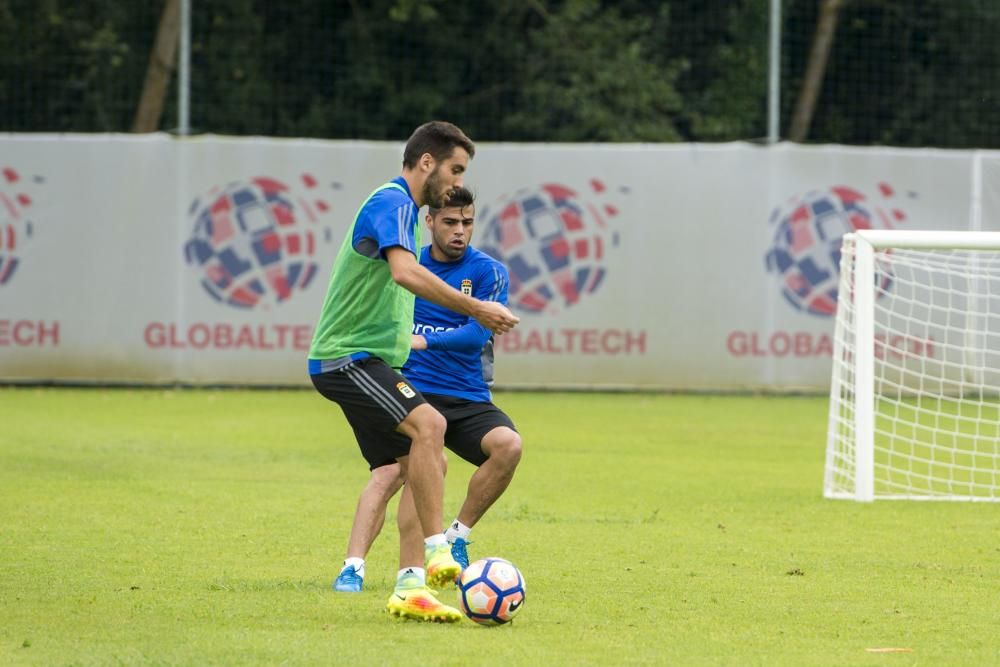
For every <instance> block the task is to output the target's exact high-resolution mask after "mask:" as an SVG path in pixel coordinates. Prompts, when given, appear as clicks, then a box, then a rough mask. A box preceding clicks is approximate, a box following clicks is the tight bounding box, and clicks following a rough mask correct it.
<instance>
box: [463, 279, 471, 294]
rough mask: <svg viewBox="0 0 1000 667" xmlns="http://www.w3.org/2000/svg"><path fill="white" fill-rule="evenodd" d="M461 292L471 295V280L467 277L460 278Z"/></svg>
mask: <svg viewBox="0 0 1000 667" xmlns="http://www.w3.org/2000/svg"><path fill="white" fill-rule="evenodd" d="M462 294H464V295H466V296H472V281H471V280H469V279H468V278H463V279H462Z"/></svg>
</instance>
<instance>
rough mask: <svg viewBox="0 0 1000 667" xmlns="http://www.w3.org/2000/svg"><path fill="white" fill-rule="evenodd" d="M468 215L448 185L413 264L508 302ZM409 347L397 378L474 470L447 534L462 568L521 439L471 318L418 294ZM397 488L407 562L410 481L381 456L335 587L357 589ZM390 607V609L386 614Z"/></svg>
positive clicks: (462, 195) (411, 531) (414, 527)
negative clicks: (432, 412)
mask: <svg viewBox="0 0 1000 667" xmlns="http://www.w3.org/2000/svg"><path fill="white" fill-rule="evenodd" d="M474 220H475V206H474V202H473V196H472V193H471V192H469V191H468V190H467V189H465V188H458V189H457V190H455V191H454V192H453V193H452V195H451V198H450V199H449V201H448V202H447V205H446V206H445V207H443V208H434V207H431V208H430V209H429V212H428V215H427V219H426V222H427V225H428V228H429V229H430V232H431V236H432V238H431V243H430V244H429V245H428V246H426V247H425V248H423V250H422V251H421V253H420V263H421V265H423V266H425V267H427V268H428V269H429V270H430V271H431V272H432V273H434V274H435V275H437V276H438V277H440V278H441V279H442V280H444V281H445V282H446V283H448V284H449V285H451V286H452V287H455V288H456V289H458V290H460V291H462V292H464V293H465V294H468V295H471V296H474V297H475V298H477V299H482V300H487V301H496V302H499V303H504V304H506V302H507V283H508V278H507V270H506V268H505V267H504V266H503V265H502V264H500V263H499V262H497V261H496V260H494V259H493V258H492V257H490V256H489V255H486V254H485V253H482V252H480V251H478V250H476V249H475V248H472V247H471V246H470V245H469V242H470V240H471V238H472V231H473V225H474ZM413 331H414V334H413V342H412V347H413V350H414V351H413V352H412V353H411V354H410V357H409V359H408V360H407V362H406V365H405V366H404V367H403V375H404V376H405V377H406V378H407V380H408V381H409V382H410V383H411V384H413V386H414V387H416V388H417V389H418V390H419V391H420V392H421V394H422V395H423V396H424V398H425V399H426V400H427V401H428V403H430V404H431V405H432V406H434V407H435V408H436V409H437V410H438V411H439V412H441V414H442V415H444V417H445V420H446V421H447V430H446V431H445V446H447V447H448V448H449V449H451V450H452V451H453V452H455V453H456V454H458V455H459V456H460V457H462V458H463V459H465V460H466V461H468V462H469V463H472V464H473V465H475V466H478V469H477V470H476V471H475V472H474V473H473V475H472V477H471V479H470V480H469V485H468V491H467V494H466V497H465V501H464V502H463V504H462V507H461V509H460V510H459V512H458V515H457V516H456V517H455V520H454V521H453V522H452V524H451V526H450V527H449V528H448V530H447V531H446V537H447V539H448V542H449V543H450V544H451V552H452V556H453V557H454V558H455V560H456V561H457V562H459V564H460V565H461V566H462V567H463V568H464V567H466V566H467V565H468V564H469V558H468V552H467V545H468V543H469V535H470V531H471V530H472V527H473V526H475V525H476V523H477V522H478V521H479V520H480V519H481V518H482V516H483V515H484V514H485V512H486V511H487V510H488V509H489V508H490V506H492V505H493V503H494V502H495V501H496V500H497V498H499V497H500V495H501V494H502V493H503V492H504V491H505V490H506V488H507V486H508V485H509V484H510V481H511V479H512V478H513V476H514V471H515V469H516V468H517V465H518V462H519V461H520V459H521V437H520V435H519V434H518V433H517V431H516V430H515V428H514V424H513V422H511V420H510V418H509V417H508V416H507V415H506V414H504V412H503V411H501V410H500V409H499V408H498V407H497V406H496V405H494V404H493V403H492V400H491V398H492V397H491V393H490V387H491V386H492V379H493V377H492V376H493V341H492V335H491V333H490V331H488V330H487V329H485V328H483V327H482V326H481V325H480V324H479V323H477V322H476V321H475V320H473V319H471V318H469V317H466V316H462V315H459V314H457V313H454V312H452V311H449V310H447V309H444V308H441V307H439V306H436V305H434V304H433V303H430V302H428V301H425V300H423V299H417V301H416V305H415V309H414V328H413ZM401 486H402V487H403V494H402V498H401V499H400V504H399V512H398V517H397V519H398V523H399V529H400V560H401V562H408V561H412V559H413V556H414V554H415V552H416V551H418V550H419V548H420V544H419V530H418V529H419V524H418V522H417V521H416V516H415V512H414V505H413V499H412V497H411V494H410V491H409V485H406V486H403V478H402V476H401V472H400V470H399V467H398V465H396V464H395V463H394V462H393V461H389V460H387V461H386V462H385V465H381V466H376V467H373V468H372V473H371V477H370V478H369V481H368V483H367V485H366V486H365V488H364V490H363V491H362V493H361V497H360V498H359V500H358V507H357V511H356V513H355V516H354V524H353V526H352V528H351V537H350V539H349V541H348V547H347V559H346V560H345V561H344V567H343V569H342V570H341V572H340V575H339V576H338V577H337V580H336V581H335V582H334V588H335V589H336V590H338V591H347V592H354V591H360V590H361V587H362V582H363V577H364V558H365V556H366V555H367V553H368V550H369V548H370V547H371V545H372V542H373V541H374V540H375V537H376V536H377V535H378V533H379V531H380V530H381V528H382V524H383V522H384V520H385V511H386V506H387V505H388V503H389V500H390V498H392V496H393V495H395V494H396V492H398V491H399V489H400V487H401ZM390 611H392V610H390Z"/></svg>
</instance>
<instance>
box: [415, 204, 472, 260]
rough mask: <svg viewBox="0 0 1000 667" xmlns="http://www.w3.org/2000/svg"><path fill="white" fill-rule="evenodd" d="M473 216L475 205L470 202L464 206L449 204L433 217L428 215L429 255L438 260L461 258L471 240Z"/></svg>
mask: <svg viewBox="0 0 1000 667" xmlns="http://www.w3.org/2000/svg"><path fill="white" fill-rule="evenodd" d="M475 217H476V207H475V206H473V205H472V204H469V205H468V206H466V207H465V208H461V207H458V206H450V207H448V208H443V209H441V210H440V211H438V213H437V215H435V216H433V217H431V216H428V217H427V220H428V225H429V226H430V229H431V236H432V239H431V257H433V258H434V259H436V260H437V261H439V262H453V261H455V260H457V259H461V258H462V255H464V254H465V251H466V249H468V247H469V243H471V242H472V227H473V225H474V224H475Z"/></svg>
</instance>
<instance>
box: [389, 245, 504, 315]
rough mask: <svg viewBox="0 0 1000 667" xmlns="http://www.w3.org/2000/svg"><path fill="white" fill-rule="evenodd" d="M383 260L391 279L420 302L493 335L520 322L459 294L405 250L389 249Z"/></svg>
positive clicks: (490, 303)
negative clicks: (464, 318)
mask: <svg viewBox="0 0 1000 667" xmlns="http://www.w3.org/2000/svg"><path fill="white" fill-rule="evenodd" d="M385 256H386V259H387V260H388V262H389V269H390V270H391V271H392V279H393V280H394V281H396V283H397V284H399V285H400V286H402V287H404V288H406V289H408V290H409V291H411V292H413V293H414V294H416V295H417V296H419V297H420V298H421V299H426V300H428V301H431V302H432V303H436V304H437V305H439V306H444V307H445V308H448V309H449V310H454V311H455V312H456V313H462V314H463V315H468V316H469V317H473V318H475V319H476V321H477V322H479V323H480V324H482V325H483V326H484V327H485V328H487V329H489V330H490V331H492V332H493V333H496V334H502V333H504V332H506V331H510V330H511V329H513V328H514V327H515V326H516V325H517V323H518V322H520V321H521V320H520V318H519V317H517V316H516V315H514V313H512V312H510V310H508V309H507V307H506V306H504V305H502V304H500V303H497V302H495V301H480V300H479V299H473V298H472V297H471V296H466V295H465V294H462V293H461V292H459V291H458V290H457V289H455V288H453V287H451V286H450V285H449V284H448V283H446V282H445V281H443V280H441V279H440V278H438V277H437V276H435V275H434V274H433V273H432V272H431V271H429V270H428V269H427V268H425V267H423V266H420V264H419V263H418V262H417V258H416V257H414V256H413V253H411V252H410V251H409V250H406V249H405V248H402V247H399V246H396V247H392V248H389V249H388V250H386V252H385Z"/></svg>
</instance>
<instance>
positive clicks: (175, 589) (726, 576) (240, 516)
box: [0, 388, 1000, 667]
mask: <svg viewBox="0 0 1000 667" xmlns="http://www.w3.org/2000/svg"><path fill="white" fill-rule="evenodd" d="M497 402H498V403H499V404H500V405H501V406H503V407H504V408H505V409H506V410H507V411H508V412H510V414H511V415H512V416H513V418H514V419H515V421H516V423H517V424H518V427H519V429H520V431H521V432H522V434H523V435H524V440H525V454H524V458H523V460H522V465H521V467H520V469H519V471H518V473H517V476H516V477H515V478H514V482H513V484H512V486H511V487H510V489H509V491H508V493H507V494H505V495H504V497H502V498H501V499H500V501H499V502H498V503H497V505H495V506H494V507H493V509H491V511H490V513H489V514H487V516H486V517H485V518H484V520H483V521H482V522H481V523H480V524H479V525H478V526H476V528H475V531H474V532H473V535H472V538H473V544H472V546H471V548H470V550H471V553H472V555H473V556H476V555H477V554H478V555H479V556H485V555H500V556H506V557H507V558H510V559H511V560H513V561H514V562H515V563H516V564H517V565H518V566H519V567H520V568H521V569H522V570H523V572H524V575H525V579H526V581H527V588H528V597H527V601H526V604H525V608H524V610H523V611H522V612H521V613H520V615H519V616H518V618H517V619H516V620H515V622H514V624H513V625H511V626H506V627H501V628H495V629H485V628H481V627H477V626H475V625H474V624H472V623H471V622H462V623H459V624H458V625H456V626H448V627H441V626H434V625H430V624H420V623H416V622H408V621H399V620H396V619H393V618H391V617H389V616H388V615H386V614H385V612H384V611H383V605H384V604H385V600H386V598H387V597H388V595H389V592H390V590H391V582H392V581H393V577H394V573H395V570H396V548H397V540H396V538H395V535H394V531H393V529H392V519H391V518H390V520H389V521H388V522H387V529H386V530H385V531H384V533H383V535H382V536H381V537H380V538H379V539H378V540H377V541H376V543H375V547H374V549H373V551H372V553H371V555H370V558H369V562H368V578H367V579H368V580H367V584H366V590H365V592H364V593H362V594H360V595H347V594H335V593H334V592H332V591H331V590H330V588H329V586H330V581H331V580H332V579H333V577H334V576H335V573H336V570H337V568H338V564H339V559H340V558H341V557H342V550H343V549H344V547H345V543H346V539H347V533H348V530H349V527H350V518H351V514H352V512H353V509H354V504H355V502H356V498H357V493H358V492H359V491H360V489H361V487H362V485H363V484H364V481H365V479H366V476H367V470H366V468H365V465H364V463H363V461H362V459H361V456H360V455H359V453H358V452H357V448H356V445H355V444H354V442H353V440H352V436H351V433H350V431H349V429H348V427H347V424H346V422H345V421H344V419H343V416H342V415H341V413H340V411H339V410H338V409H337V408H336V407H335V406H332V405H331V404H329V403H328V402H326V401H324V400H323V399H322V398H321V397H319V396H318V395H317V394H316V393H315V392H313V391H311V390H310V391H284V392H270V391H221V392H220V391H164V390H138V391H129V390H103V389H92V390H86V389H35V388H24V389H11V388H0V414H3V416H4V420H3V424H4V426H3V435H2V437H0V507H2V508H3V523H2V525H0V619H3V621H2V623H0V663H2V664H18V665H20V664H25V665H28V664H31V665H69V664H72V665H109V664H157V665H222V664H239V665H253V664H268V665H276V664H285V665H321V664H322V665H333V664H338V665H339V664H343V665H372V664H424V663H427V664H441V665H497V664H500V665H530V664H536V665H623V664H657V665H768V666H773V665H795V666H796V667H801V666H803V665H887V664H890V663H891V664H893V665H897V664H900V665H901V664H907V665H912V664H921V665H924V664H926V665H989V664H998V663H1000V649H998V645H997V642H996V639H995V637H996V628H997V626H998V623H1000V616H998V614H1000V611H998V607H997V604H996V582H997V580H998V579H1000V558H998V544H1000V540H998V538H1000V533H998V526H997V521H996V507H995V506H993V505H991V504H988V503H981V504H969V503H917V502H876V503H874V504H870V505H863V504H857V503H853V502H847V501H828V500H824V499H822V498H821V497H820V487H821V478H822V468H823V446H824V433H825V421H826V412H827V401H826V399H824V398H801V397H798V398H797V397H781V398H779V397H771V398H767V397H723V396H674V395H627V394H616V395H601V394H575V395H560V394H501V395H499V396H498V398H497ZM470 471H471V467H470V466H468V464H465V463H464V462H462V461H459V460H456V459H455V457H451V465H450V470H449V479H448V485H447V492H446V504H445V506H446V513H448V514H451V513H453V512H455V511H457V507H458V505H459V503H460V501H461V498H462V496H463V494H464V486H465V483H466V481H467V479H468V475H469V474H470ZM449 518H450V517H449ZM443 595H444V596H445V599H447V598H448V596H450V595H451V593H450V592H448V591H445V592H444V593H443ZM870 648H904V649H909V650H910V651H912V653H908V654H905V655H888V656H886V655H878V654H870V653H868V652H867V651H866V649H870Z"/></svg>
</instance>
